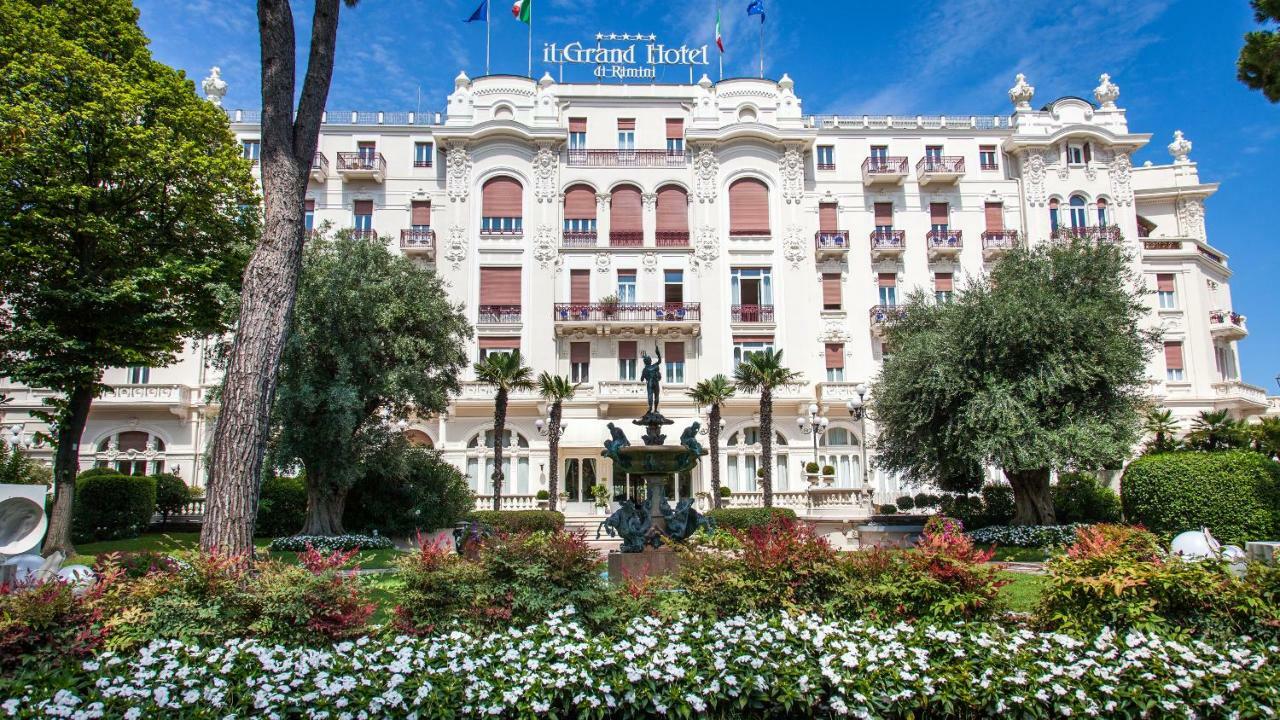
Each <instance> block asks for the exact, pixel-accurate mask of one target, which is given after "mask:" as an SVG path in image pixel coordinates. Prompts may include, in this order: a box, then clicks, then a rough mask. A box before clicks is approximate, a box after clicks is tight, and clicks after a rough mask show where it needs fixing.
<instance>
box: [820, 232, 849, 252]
mask: <svg viewBox="0 0 1280 720" xmlns="http://www.w3.org/2000/svg"><path fill="white" fill-rule="evenodd" d="M813 243H814V247H816V248H817V249H819V250H848V249H849V231H848V230H829V231H827V232H823V231H821V230H819V231H818V232H817V233H815V234H814V236H813Z"/></svg>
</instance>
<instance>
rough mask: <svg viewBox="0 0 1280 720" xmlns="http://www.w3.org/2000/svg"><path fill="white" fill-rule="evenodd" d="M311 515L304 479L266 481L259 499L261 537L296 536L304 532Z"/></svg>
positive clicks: (257, 528)
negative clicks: (308, 509) (304, 523)
mask: <svg viewBox="0 0 1280 720" xmlns="http://www.w3.org/2000/svg"><path fill="white" fill-rule="evenodd" d="M306 513H307V485H306V482H304V481H303V479H302V478H300V477H277V476H271V477H268V478H267V479H266V480H263V481H262V490H261V492H260V493H259V496H258V522H257V524H256V525H255V526H254V530H253V534H254V535H257V536H258V537H271V538H274V537H280V536H282V535H292V534H294V533H296V532H298V530H300V529H301V528H302V520H303V518H304V517H305V516H306Z"/></svg>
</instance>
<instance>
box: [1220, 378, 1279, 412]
mask: <svg viewBox="0 0 1280 720" xmlns="http://www.w3.org/2000/svg"><path fill="white" fill-rule="evenodd" d="M1213 392H1214V394H1216V395H1217V396H1218V399H1217V400H1216V401H1215V402H1214V404H1213V405H1214V407H1215V408H1218V409H1219V410H1239V411H1242V412H1244V413H1247V414H1254V413H1261V412H1265V411H1266V410H1267V408H1268V407H1270V403H1269V401H1268V400H1267V391H1266V390H1264V389H1263V388H1260V387H1258V386H1257V385H1250V384H1249V383H1247V382H1242V381H1240V380H1223V381H1221V382H1216V383H1213Z"/></svg>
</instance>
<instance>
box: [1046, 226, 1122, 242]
mask: <svg viewBox="0 0 1280 720" xmlns="http://www.w3.org/2000/svg"><path fill="white" fill-rule="evenodd" d="M1051 237H1052V238H1053V239H1054V240H1059V241H1063V242H1066V241H1071V240H1088V241H1091V242H1120V226H1118V225H1089V226H1087V227H1059V228H1055V229H1054V230H1053V233H1052V234H1051Z"/></svg>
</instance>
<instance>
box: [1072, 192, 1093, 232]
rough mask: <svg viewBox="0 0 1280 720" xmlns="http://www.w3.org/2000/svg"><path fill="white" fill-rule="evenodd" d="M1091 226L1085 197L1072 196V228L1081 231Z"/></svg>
mask: <svg viewBox="0 0 1280 720" xmlns="http://www.w3.org/2000/svg"><path fill="white" fill-rule="evenodd" d="M1088 225H1089V216H1088V215H1087V214H1086V213H1085V202H1084V197H1082V196H1080V195H1072V196H1071V227H1072V228H1074V229H1079V228H1082V227H1086V226H1088Z"/></svg>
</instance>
